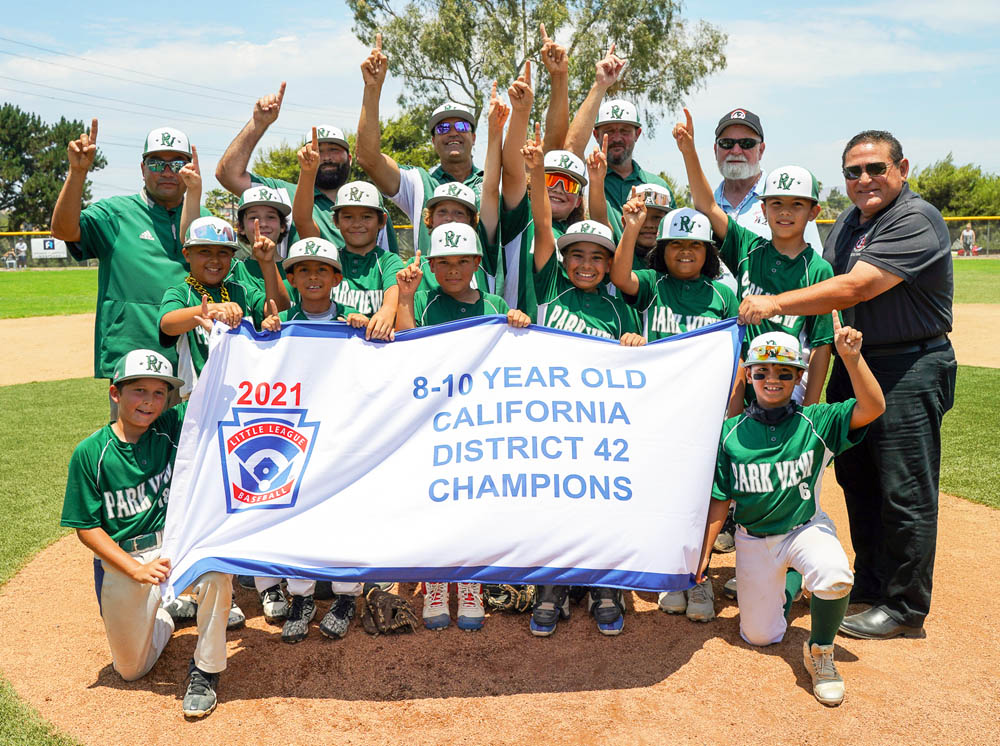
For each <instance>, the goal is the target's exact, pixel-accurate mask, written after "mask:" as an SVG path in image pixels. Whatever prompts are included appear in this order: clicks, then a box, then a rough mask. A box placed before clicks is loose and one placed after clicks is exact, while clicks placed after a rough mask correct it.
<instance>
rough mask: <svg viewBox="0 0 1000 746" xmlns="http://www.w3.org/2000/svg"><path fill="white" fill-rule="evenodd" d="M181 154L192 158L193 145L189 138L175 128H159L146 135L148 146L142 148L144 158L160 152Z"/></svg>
mask: <svg viewBox="0 0 1000 746" xmlns="http://www.w3.org/2000/svg"><path fill="white" fill-rule="evenodd" d="M163 151H166V152H171V153H181V154H182V155H186V156H187V157H188V158H190V157H191V143H190V142H189V141H188V136H187V135H185V134H184V133H183V132H181V131H180V130H178V129H174V128H173V127H157V128H156V129H155V130H150V132H149V134H148V135H146V144H145V145H144V146H143V148H142V157H143V158H145V157H146V156H147V155H149V154H150V153H159V152H163Z"/></svg>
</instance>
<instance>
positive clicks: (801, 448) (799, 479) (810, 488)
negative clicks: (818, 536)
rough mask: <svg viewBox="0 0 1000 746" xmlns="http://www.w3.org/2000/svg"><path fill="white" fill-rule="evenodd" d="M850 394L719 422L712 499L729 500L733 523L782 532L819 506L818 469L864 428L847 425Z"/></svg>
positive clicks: (855, 440)
mask: <svg viewBox="0 0 1000 746" xmlns="http://www.w3.org/2000/svg"><path fill="white" fill-rule="evenodd" d="M855 402H856V400H855V399H848V400H847V401H843V402H838V403H837V404H813V405H811V406H808V407H805V408H802V407H798V406H796V412H795V414H793V415H791V416H789V417H786V418H785V419H784V420H782V421H781V422H778V423H776V424H773V425H768V424H765V423H763V422H758V421H757V420H754V419H752V418H751V417H749V416H748V415H746V414H741V415H738V416H736V417H730V418H729V419H728V420H726V421H725V422H724V423H723V425H722V436H721V439H720V441H719V455H718V460H717V461H716V464H715V483H714V484H713V486H712V497H713V498H714V499H715V500H735V501H736V513H735V515H734V519H735V521H736V523H738V524H739V525H741V526H743V527H744V528H745V529H746V530H747V531H749V532H750V533H751V534H754V535H757V536H770V535H774V534H784V533H788V532H789V531H791V530H792V529H793V528H795V527H796V526H800V525H802V524H803V523H806V522H807V521H809V520H811V519H812V517H813V516H814V515H816V513H818V512H819V493H820V487H821V482H822V479H823V473H824V471H825V469H826V467H827V466H828V465H829V463H830V461H831V460H832V459H833V457H834V456H837V455H839V454H841V453H843V452H844V451H846V450H847V449H848V448H851V447H852V446H855V445H857V444H858V443H860V442H861V439H862V438H863V437H864V433H865V428H858V429H857V430H851V429H850V424H851V415H852V414H853V412H854V404H855Z"/></svg>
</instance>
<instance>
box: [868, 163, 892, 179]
mask: <svg viewBox="0 0 1000 746" xmlns="http://www.w3.org/2000/svg"><path fill="white" fill-rule="evenodd" d="M888 168H889V166H888V164H886V163H869V164H867V165H866V166H865V171H867V172H868V175H869V176H881V175H882V174H884V173H885V172H886V170H887V169H888Z"/></svg>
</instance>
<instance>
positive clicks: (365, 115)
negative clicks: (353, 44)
mask: <svg viewBox="0 0 1000 746" xmlns="http://www.w3.org/2000/svg"><path fill="white" fill-rule="evenodd" d="M388 64H389V58H388V57H386V56H385V54H384V53H383V52H382V35H381V34H378V35H377V36H376V38H375V48H374V49H372V51H371V54H369V55H368V57H367V58H366V59H365V61H364V62H363V63H361V74H362V77H363V78H364V83H365V89H364V98H363V100H362V104H361V119H360V121H359V122H358V140H357V144H358V163H359V164H360V165H361V168H363V169H364V170H365V173H366V174H368V177H369V178H370V179H371V180H372V181H373V182H375V186H377V187H378V189H379V191H380V192H382V193H383V194H385V195H387V196H388V197H389V199H391V200H392V201H393V202H395V203H396V204H397V205H399V207H400V209H401V210H402V211H403V212H405V213H406V214H407V215H408V216H409V217H410V222H411V223H412V224H413V248H414V250H416V249H420V251H421V252H423V254H424V255H425V256H426V255H427V253H428V251H429V250H430V230H429V229H428V228H427V226H426V225H425V224H424V221H423V220H422V219H421V216H422V214H423V209H424V203H425V202H426V201H427V200H428V199H430V198H431V197H432V196H433V195H434V189H435V187H437V186H438V185H440V184H447V183H448V182H449V181H458V182H461V183H463V184H465V185H466V186H468V187H470V188H471V189H472V190H473V191H474V192H475V193H476V209H477V210H478V209H479V196H480V192H481V190H482V183H483V170H482V169H481V168H479V167H478V166H476V165H475V164H474V163H473V162H472V147H473V146H474V145H475V144H476V122H475V119H476V117H475V114H474V113H473V112H472V111H471V110H470V109H469V108H468V107H466V106H463V105H461V104H456V103H454V102H448V103H445V104H442V105H441V106H439V107H438V108H437V109H435V110H434V113H433V114H431V118H430V121H429V122H428V128H429V130H430V135H431V142H432V143H433V145H434V150H435V151H436V152H437V154H438V157H439V158H440V159H441V163H440V165H438V167H437V168H435V169H434V170H433V171H428V170H427V169H424V168H420V167H419V166H404V165H400V164H398V163H396V161H394V160H393V159H392V158H391V157H389V156H388V155H386V154H385V153H383V152H382V132H381V128H380V126H379V99H380V97H381V95H382V85H383V84H384V83H385V74H386V71H387V70H388Z"/></svg>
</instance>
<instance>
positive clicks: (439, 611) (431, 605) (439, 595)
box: [423, 583, 451, 629]
mask: <svg viewBox="0 0 1000 746" xmlns="http://www.w3.org/2000/svg"><path fill="white" fill-rule="evenodd" d="M423 617H424V626H425V627H427V629H444V628H445V627H447V626H448V625H449V624H451V615H450V614H449V613H448V584H447V583H424V613H423Z"/></svg>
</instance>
